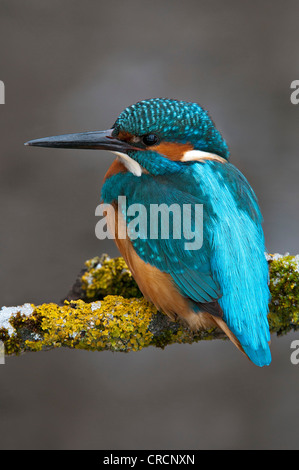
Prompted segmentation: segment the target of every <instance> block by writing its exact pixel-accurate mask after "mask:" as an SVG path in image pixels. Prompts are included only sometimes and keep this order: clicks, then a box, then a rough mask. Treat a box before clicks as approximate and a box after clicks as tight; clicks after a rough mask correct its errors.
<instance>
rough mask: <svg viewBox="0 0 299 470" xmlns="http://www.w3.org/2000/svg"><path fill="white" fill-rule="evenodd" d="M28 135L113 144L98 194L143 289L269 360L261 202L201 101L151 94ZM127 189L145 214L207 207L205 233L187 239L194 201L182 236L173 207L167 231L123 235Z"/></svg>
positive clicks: (48, 141) (166, 308)
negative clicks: (55, 131)
mask: <svg viewBox="0 0 299 470" xmlns="http://www.w3.org/2000/svg"><path fill="white" fill-rule="evenodd" d="M25 145H32V146H40V147H58V148H71V149H75V148H76V149H95V150H108V151H111V152H113V153H114V154H116V157H117V158H116V159H115V160H114V162H113V163H112V165H111V166H110V168H109V169H108V171H107V173H106V175H105V178H104V183H103V186H102V191H101V200H102V202H103V204H106V206H107V207H108V206H109V207H113V209H114V211H111V213H110V215H109V210H107V220H108V221H110V222H108V225H110V227H112V226H114V229H115V242H116V245H117V247H118V249H119V251H120V253H121V254H122V256H123V258H124V259H125V261H126V263H127V265H128V267H129V269H130V270H131V272H132V275H133V277H134V279H135V280H136V282H137V284H138V286H139V288H140V290H141V292H142V293H143V295H144V297H145V298H146V299H148V300H150V301H151V302H152V303H153V304H154V305H155V306H156V308H157V309H158V310H159V311H162V312H163V313H164V314H166V315H167V316H168V317H170V318H171V319H172V320H177V319H179V320H181V321H182V322H183V323H185V324H186V325H188V327H189V328H190V329H192V330H193V331H197V330H202V329H210V328H214V327H216V328H220V329H221V330H222V331H223V332H224V333H225V334H226V335H227V336H228V338H229V339H230V340H231V341H232V342H233V343H234V344H235V345H236V346H237V348H238V349H239V350H240V351H242V352H243V353H244V354H245V356H247V357H248V358H249V359H250V360H251V361H252V362H253V363H254V364H256V365H257V366H260V367H262V366H265V365H269V364H270V363H271V352H270V347H269V344H270V332H269V324H268V318H267V315H268V305H269V300H270V293H269V273H268V264H267V260H266V256H265V253H266V250H265V240H264V234H263V229H262V215H261V211H260V208H259V205H258V201H257V197H256V195H255V193H254V191H253V189H252V188H251V186H250V184H249V183H248V181H247V179H246V178H245V177H244V175H243V174H242V173H241V172H240V171H239V170H238V169H237V168H236V167H235V166H234V165H233V164H232V163H230V154H229V149H228V146H227V144H226V142H225V140H224V138H223V137H222V135H221V133H220V132H219V131H218V130H217V129H216V127H215V124H214V122H213V120H212V119H211V117H210V115H209V113H208V112H207V111H206V110H205V109H204V108H203V107H202V106H200V105H199V104H197V103H193V102H187V101H180V100H175V99H168V98H167V99H166V98H151V99H146V100H142V101H139V102H137V103H136V104H134V105H131V106H129V107H127V108H126V109H125V110H124V111H123V112H122V113H121V114H120V115H119V117H118V118H117V120H116V121H115V123H114V124H113V126H112V127H111V129H109V130H106V131H92V132H80V133H76V134H66V135H59V136H54V137H47V138H42V139H36V140H32V141H29V142H27V144H25ZM120 197H121V198H122V200H123V199H124V198H125V200H126V204H127V206H128V207H129V206H132V205H137V206H138V207H141V206H142V207H143V208H145V209H146V211H147V212H146V214H150V211H151V207H153V205H158V206H159V205H166V207H168V208H171V207H173V206H174V205H175V207H177V206H179V207H180V208H184V207H187V208H191V209H192V208H193V207H194V208H195V207H201V208H202V213H201V215H202V219H201V220H202V226H201V229H202V242H201V243H199V244H197V245H198V246H196V247H195V248H196V249H195V248H194V246H192V244H190V243H189V244H188V243H186V239H188V240H190V237H189V235H190V231H191V232H192V230H193V232H192V233H194V231H196V230H199V228H198V224H196V213H195V210H191V209H190V210H189V212H188V211H187V212H188V218H189V222H190V224H189V225H190V228H189V232H188V230H187V229H186V231H185V232H188V233H187V234H185V236H184V233H183V235H182V236H181V237H179V236H177V232H178V230H177V228H178V227H181V221H179V222H178V219H177V215H176V216H175V215H174V214H173V219H175V218H176V223H173V227H174V228H173V230H172V233H171V235H170V236H169V237H163V236H161V230H156V231H155V230H154V232H155V233H154V236H135V237H133V236H130V231H129V230H127V231H126V232H125V233H126V235H125V236H120V233H122V234H123V233H124V231H123V230H124V229H126V228H128V226H129V224H130V223H131V222H132V217H128V216H127V217H126V214H125V213H124V210H123V206H121V205H119V204H118V201H119V199H120ZM134 207H136V206H134ZM112 218H114V220H112ZM147 218H148V215H147V216H146V221H147ZM183 225H184V224H183ZM191 229H192V230H191ZM183 232H184V227H183ZM151 233H152V232H151ZM139 235H140V234H139ZM147 235H148V232H147ZM195 235H196V233H195Z"/></svg>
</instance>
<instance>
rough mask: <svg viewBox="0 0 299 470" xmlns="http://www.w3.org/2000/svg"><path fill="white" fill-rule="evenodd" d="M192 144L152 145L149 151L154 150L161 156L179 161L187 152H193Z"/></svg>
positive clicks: (166, 143) (169, 143) (163, 143)
mask: <svg viewBox="0 0 299 470" xmlns="http://www.w3.org/2000/svg"><path fill="white" fill-rule="evenodd" d="M193 148H194V147H193V145H192V144H188V143H187V144H177V143H176V142H162V143H161V144H159V145H152V146H150V147H148V150H154V152H158V153H160V154H161V155H164V156H165V157H167V158H169V160H173V161H179V160H182V159H183V157H184V154H185V152H188V151H189V150H193Z"/></svg>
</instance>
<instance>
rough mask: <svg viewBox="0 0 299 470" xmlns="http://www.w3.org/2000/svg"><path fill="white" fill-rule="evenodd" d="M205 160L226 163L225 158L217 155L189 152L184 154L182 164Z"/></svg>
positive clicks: (196, 151) (201, 151)
mask: <svg viewBox="0 0 299 470" xmlns="http://www.w3.org/2000/svg"><path fill="white" fill-rule="evenodd" d="M204 160H215V161H217V162H221V163H226V160H225V158H222V157H220V156H219V155H216V154H215V153H209V152H204V151H203V150H189V151H188V152H185V153H184V156H183V158H182V160H181V161H182V162H191V161H197V162H202V161H204Z"/></svg>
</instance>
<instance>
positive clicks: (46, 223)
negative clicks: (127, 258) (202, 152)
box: [0, 0, 299, 449]
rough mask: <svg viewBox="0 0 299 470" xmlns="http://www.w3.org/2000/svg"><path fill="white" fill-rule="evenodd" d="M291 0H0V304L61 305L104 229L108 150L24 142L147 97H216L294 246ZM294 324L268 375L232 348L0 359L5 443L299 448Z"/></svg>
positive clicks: (277, 231)
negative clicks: (100, 211) (0, 95)
mask: <svg viewBox="0 0 299 470" xmlns="http://www.w3.org/2000/svg"><path fill="white" fill-rule="evenodd" d="M298 15H299V3H298V1H296V0H285V1H280V0H271V1H270V0H269V1H268V0H263V1H260V2H252V1H250V0H245V1H244V0H243V1H238V0H226V1H225V2H223V1H221V0H186V1H184V2H182V1H177V0H163V1H161V0H159V1H158V0H151V1H142V0H139V1H137V0H126V1H125V2H124V1H120V0H108V1H106V2H101V1H96V0H85V1H84V2H80V1H78V0H59V1H58V0H51V1H49V0H47V1H44V0H27V1H26V2H24V1H22V0H1V2H0V60H1V69H0V79H1V80H3V81H4V83H5V86H6V104H5V105H1V106H0V119H1V128H0V129H1V130H0V133H1V141H0V161H1V163H0V165H1V171H0V191H1V198H0V213H1V219H0V221H1V231H0V237H1V245H0V305H1V306H2V305H7V306H9V305H19V304H22V303H24V302H33V303H43V302H49V301H58V300H60V299H61V298H62V297H63V296H64V295H65V294H66V293H67V292H68V289H69V287H70V286H71V285H72V283H73V281H74V279H75V277H76V275H77V273H78V272H79V270H80V269H81V267H82V266H83V263H84V261H85V260H86V259H88V258H91V257H93V256H95V255H100V254H101V253H104V252H107V253H109V254H110V255H111V256H116V255H118V252H117V251H116V249H115V247H114V244H113V241H105V242H100V241H99V240H97V239H96V237H95V234H94V227H95V223H96V218H95V215H94V211H95V208H96V206H97V205H98V203H99V194H100V189H101V185H102V178H103V175H104V173H105V172H106V170H107V169H108V167H109V165H110V164H111V163H112V161H113V156H112V155H111V154H109V153H104V152H96V151H93V152H91V151H90V152H89V151H84V150H77V151H71V150H55V149H53V150H52V149H38V148H28V147H27V148H26V147H24V146H23V143H24V142H25V141H27V140H30V139H34V138H38V137H45V136H48V135H55V134H61V133H69V132H79V131H85V130H99V129H107V128H109V127H110V126H111V124H113V122H114V120H115V119H116V117H117V116H118V114H119V113H120V112H121V111H122V110H123V109H124V108H125V107H126V106H128V105H130V104H132V103H134V102H136V101H138V100H140V99H144V98H149V97H160V96H162V97H169V98H177V99H184V100H190V101H196V102H199V103H200V104H202V105H203V106H204V107H206V108H207V109H208V110H209V111H210V114H211V116H212V118H213V119H214V121H215V122H216V125H217V127H218V128H219V129H220V130H221V131H222V133H223V135H224V137H225V138H226V139H227V141H228V144H229V146H230V149H231V161H232V162H233V163H234V164H235V165H236V166H238V167H239V168H240V169H241V171H242V172H243V173H244V174H245V175H246V177H247V178H248V180H249V181H250V183H251V184H252V186H253V188H254V190H255V192H256V193H257V195H258V198H259V201H260V205H261V208H262V212H263V214H264V230H265V235H266V239H267V248H268V250H269V252H272V253H273V252H280V253H284V252H286V251H287V252H290V253H291V254H296V253H298V252H299V244H298V231H299V222H298V208H299V207H298V206H299V204H298V200H299V190H298V173H299V159H298V145H299V134H298V124H299V105H298V106H295V105H292V104H291V102H290V94H291V90H290V84H291V81H293V80H295V79H299V61H298V59H299V52H298V47H297V45H298ZM298 335H299V333H298V334H295V333H293V334H289V335H287V336H285V337H283V338H276V337H273V341H272V353H273V363H272V365H271V366H270V367H268V368H263V369H259V368H257V367H255V366H253V365H252V364H250V363H249V361H247V360H246V359H244V357H243V356H242V355H241V354H240V353H239V352H238V351H237V350H236V349H235V348H234V346H233V345H232V344H231V343H229V342H224V341H214V342H207V343H204V342H202V343H201V344H195V345H192V346H189V345H186V346H184V345H177V346H171V347H168V348H167V349H166V350H164V351H160V350H155V349H153V348H152V349H148V350H144V351H142V352H138V353H132V354H128V355H122V354H112V353H108V352H107V353H106V352H105V353H92V352H86V351H68V350H56V351H50V352H46V353H31V354H26V355H24V356H21V357H12V358H7V359H6V364H5V365H2V366H0V383H1V386H0V447H1V449H242V448H243V449H245V448H246V449H247V448H249V449H265V448H268V449H290V448H298V417H299V411H298V393H299V381H298V377H299V365H298V366H294V365H292V364H291V362H290V354H291V349H290V344H291V341H292V340H293V339H298Z"/></svg>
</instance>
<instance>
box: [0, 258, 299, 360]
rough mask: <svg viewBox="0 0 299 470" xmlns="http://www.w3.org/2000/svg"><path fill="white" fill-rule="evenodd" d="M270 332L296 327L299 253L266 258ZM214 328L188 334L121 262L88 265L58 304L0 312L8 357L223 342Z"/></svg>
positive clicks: (0, 337)
mask: <svg viewBox="0 0 299 470" xmlns="http://www.w3.org/2000/svg"><path fill="white" fill-rule="evenodd" d="M267 259H268V263H269V275H270V291H271V295H272V299H271V303H270V306H269V307H270V313H269V324H270V331H271V333H276V334H278V335H281V334H286V333H288V332H289V331H290V330H296V329H298V328H299V302H298V300H299V255H296V256H290V255H289V254H286V255H284V256H282V255H279V254H275V255H267ZM225 338H226V336H225V335H224V333H223V332H222V331H220V330H218V329H216V328H213V329H210V330H207V331H199V332H196V333H194V332H191V331H190V329H189V328H188V327H186V326H185V325H182V324H181V323H180V322H179V321H177V322H172V321H170V320H169V319H168V318H167V317H166V315H164V314H163V313H160V312H158V311H157V310H156V309H155V307H154V306H153V305H152V304H151V303H149V302H147V301H146V300H145V299H144V298H143V297H142V294H141V292H140V290H139V288H138V286H137V284H136V283H135V281H134V279H133V277H132V275H131V273H130V271H129V270H128V268H127V266H126V264H125V262H124V260H123V259H122V258H113V259H110V258H109V257H108V256H107V255H103V256H102V257H101V258H99V257H96V258H93V259H91V260H88V261H86V263H85V267H84V269H83V270H82V271H81V272H80V274H79V275H78V277H77V279H76V282H75V283H74V285H73V287H72V289H71V291H70V292H69V293H68V295H67V296H66V298H65V299H63V300H62V301H61V302H60V303H48V304H42V305H38V306H35V305H33V304H28V303H27V304H24V305H22V306H17V307H2V309H1V310H0V340H1V341H3V343H4V346H5V352H6V354H20V353H23V352H26V351H41V350H48V349H53V348H57V347H69V348H78V349H88V350H98V351H102V350H110V351H122V352H129V351H137V350H140V349H143V348H144V347H147V346H156V347H160V348H164V347H165V346H167V345H169V344H173V343H193V342H197V341H201V340H208V339H225Z"/></svg>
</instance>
